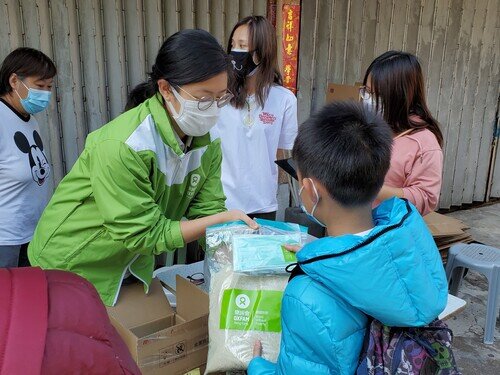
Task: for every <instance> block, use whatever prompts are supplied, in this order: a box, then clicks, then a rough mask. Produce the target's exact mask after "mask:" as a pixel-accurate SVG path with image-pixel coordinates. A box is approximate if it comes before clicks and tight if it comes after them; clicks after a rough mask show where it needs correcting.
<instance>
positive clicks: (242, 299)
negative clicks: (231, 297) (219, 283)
mask: <svg viewBox="0 0 500 375" xmlns="http://www.w3.org/2000/svg"><path fill="white" fill-rule="evenodd" d="M236 306H238V307H239V308H240V309H246V308H247V307H248V306H250V298H249V297H248V296H247V295H246V294H240V295H238V296H236Z"/></svg>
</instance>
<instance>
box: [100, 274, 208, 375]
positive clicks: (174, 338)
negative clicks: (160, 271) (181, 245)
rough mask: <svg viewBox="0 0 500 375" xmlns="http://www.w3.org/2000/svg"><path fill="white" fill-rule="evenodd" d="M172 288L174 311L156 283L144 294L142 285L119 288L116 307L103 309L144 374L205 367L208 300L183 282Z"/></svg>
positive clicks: (181, 279) (149, 374)
mask: <svg viewBox="0 0 500 375" xmlns="http://www.w3.org/2000/svg"><path fill="white" fill-rule="evenodd" d="M176 283H177V293H176V294H177V312H174V310H173V309H172V307H170V305H169V303H168V301H167V299H166V297H165V295H164V294H163V290H162V287H161V285H160V282H159V281H158V280H156V279H153V282H152V284H151V288H150V292H149V294H148V295H146V294H145V293H144V288H143V285H142V283H138V284H133V285H128V286H124V287H122V290H121V292H120V297H119V299H118V303H117V304H116V306H114V307H108V308H107V310H108V315H109V317H110V320H111V323H112V324H113V326H114V327H115V328H116V330H117V331H118V333H119V334H120V336H121V337H122V338H123V340H124V341H125V343H126V344H127V346H128V348H129V350H130V353H131V354H132V357H133V358H134V360H135V361H136V362H137V364H138V365H139V368H140V369H141V372H142V373H143V374H144V375H160V374H162V375H163V374H172V375H177V374H179V375H182V374H185V373H187V372H189V371H191V370H194V369H196V368H204V365H205V364H206V361H207V354H208V295H207V294H206V293H205V292H204V291H202V290H201V289H199V288H198V287H196V286H195V285H194V284H192V283H191V282H189V281H188V280H186V279H183V278H182V277H179V276H177V280H176Z"/></svg>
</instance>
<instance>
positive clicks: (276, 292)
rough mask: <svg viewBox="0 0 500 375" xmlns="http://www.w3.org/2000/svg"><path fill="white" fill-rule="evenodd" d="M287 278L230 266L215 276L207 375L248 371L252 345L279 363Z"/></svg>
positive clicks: (213, 279) (222, 268) (211, 300)
mask: <svg viewBox="0 0 500 375" xmlns="http://www.w3.org/2000/svg"><path fill="white" fill-rule="evenodd" d="M287 283H288V276H284V275H279V276H246V275H241V274H237V273H234V272H233V270H232V267H231V265H230V264H228V265H225V266H223V267H221V268H220V269H219V271H218V272H216V273H214V274H213V277H212V282H211V290H210V315H209V318H208V327H209V350H208V360H207V368H206V372H205V374H209V373H212V372H218V371H230V370H245V369H246V368H247V367H248V364H249V362H250V361H251V360H252V357H253V355H252V354H253V353H252V351H253V346H254V343H255V342H256V341H257V340H260V341H261V342H262V346H263V353H262V356H263V357H264V358H265V359H268V360H270V361H276V359H277V357H278V353H279V349H280V341H281V300H282V296H283V291H284V290H285V288H286V285H287Z"/></svg>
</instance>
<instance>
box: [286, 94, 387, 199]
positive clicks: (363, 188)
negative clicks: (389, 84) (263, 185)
mask: <svg viewBox="0 0 500 375" xmlns="http://www.w3.org/2000/svg"><path fill="white" fill-rule="evenodd" d="M391 146H392V133H391V129H390V128H389V126H388V125H387V124H386V123H385V121H384V120H383V119H382V117H381V116H380V115H378V114H377V113H375V112H374V111H371V110H369V109H368V108H366V106H364V105H363V104H361V103H358V102H354V101H348V102H333V103H330V104H328V105H326V106H325V107H323V109H321V110H320V111H319V112H318V113H316V114H314V115H313V116H311V117H310V118H309V119H308V120H307V121H306V122H304V123H303V124H302V125H301V126H300V127H299V132H298V134H297V138H296V140H295V144H294V146H293V151H292V155H293V159H294V160H295V162H296V163H297V168H298V170H299V172H300V174H301V175H302V177H303V178H307V177H313V178H315V179H317V180H318V181H320V182H321V183H322V184H323V185H324V186H325V188H326V189H327V191H328V193H329V194H330V196H331V197H332V198H333V199H334V200H336V201H337V202H338V203H339V204H341V205H342V206H344V207H356V206H362V205H366V204H370V203H371V202H372V201H373V200H374V199H375V198H376V196H377V194H378V192H379V191H380V188H381V187H382V184H383V183H384V179H385V175H386V173H387V171H388V170H389V164H390V160H391Z"/></svg>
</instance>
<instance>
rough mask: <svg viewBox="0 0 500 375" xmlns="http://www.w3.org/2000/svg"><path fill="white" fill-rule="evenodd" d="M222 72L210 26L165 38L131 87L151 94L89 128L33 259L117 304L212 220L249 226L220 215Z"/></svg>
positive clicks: (225, 95)
mask: <svg viewBox="0 0 500 375" xmlns="http://www.w3.org/2000/svg"><path fill="white" fill-rule="evenodd" d="M227 71H228V58H227V55H226V54H225V52H224V50H223V49H222V47H221V46H220V45H219V43H218V42H217V41H216V39H215V38H214V37H213V36H211V35H210V34H209V33H208V32H206V31H202V30H183V31H180V32H178V33H176V34H174V35H172V36H171V37H170V38H168V39H167V40H166V41H165V42H164V43H163V45H162V46H161V48H160V51H159V52H158V56H157V57H156V61H155V64H154V65H153V68H152V73H151V74H150V79H149V80H148V81H147V82H146V83H144V84H142V85H140V86H139V87H138V88H137V89H136V90H135V91H134V95H135V97H141V96H142V97H144V98H148V99H146V100H145V101H144V102H143V103H141V104H139V105H138V106H136V107H134V108H132V109H131V110H129V111H127V112H125V113H123V114H122V115H121V116H119V117H117V118H116V119H114V120H113V121H111V122H110V123H108V124H106V125H105V126H103V127H102V128H101V129H99V130H97V131H95V132H93V133H91V134H89V136H88V138H87V142H86V145H85V149H84V150H83V152H82V154H81V155H80V157H79V158H78V161H77V162H76V164H75V165H74V166H73V168H72V169H71V171H70V172H69V173H68V175H67V176H66V177H65V178H64V179H63V180H62V181H61V183H60V185H59V187H58V188H57V190H56V192H55V194H54V196H53V198H52V200H51V201H50V203H49V205H48V206H47V208H46V210H45V211H44V213H43V215H42V217H41V219H40V222H39V224H38V226H37V228H36V231H35V235H34V237H33V240H32V241H31V244H30V247H29V259H30V262H31V264H32V265H37V266H40V267H42V268H57V269H64V270H68V271H72V272H75V273H77V274H79V275H81V276H83V277H85V278H86V279H88V280H89V281H90V282H92V283H93V284H94V286H95V287H96V288H97V290H98V291H99V294H100V295H101V298H102V300H103V301H104V303H105V304H106V305H114V304H115V303H116V301H117V298H118V294H119V290H120V286H121V284H122V281H123V279H125V278H127V277H129V276H133V277H135V278H137V279H139V280H141V281H142V282H143V283H144V285H145V290H146V291H147V290H148V287H149V285H150V283H151V278H152V273H153V267H154V256H155V255H156V254H160V253H163V252H166V251H174V250H175V249H178V248H181V247H183V246H184V244H185V243H187V242H191V241H194V240H196V239H198V238H200V237H202V236H203V235H204V233H205V229H206V227H207V226H210V225H213V224H218V223H222V222H225V221H231V220H240V219H241V220H244V221H245V222H246V223H247V224H249V225H250V226H253V227H256V224H255V222H253V221H252V220H251V219H250V218H249V217H248V216H246V215H245V214H243V213H242V212H241V211H229V212H226V209H225V196H224V192H223V189H222V185H221V176H220V174H221V159H222V155H221V148H220V143H219V141H213V142H212V141H211V139H210V135H209V134H208V133H209V130H210V128H212V126H213V125H214V124H215V123H216V121H217V118H218V115H219V110H220V108H221V107H222V106H224V105H226V104H227V103H228V102H229V101H230V100H231V98H232V94H231V93H230V92H229V91H228V90H227ZM182 218H186V219H187V220H183V221H181V219H182Z"/></svg>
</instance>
